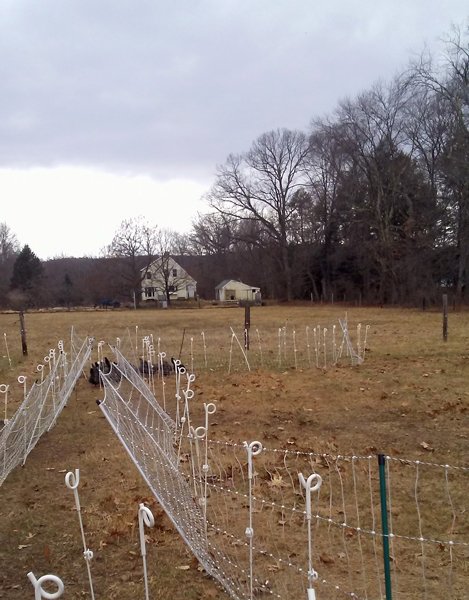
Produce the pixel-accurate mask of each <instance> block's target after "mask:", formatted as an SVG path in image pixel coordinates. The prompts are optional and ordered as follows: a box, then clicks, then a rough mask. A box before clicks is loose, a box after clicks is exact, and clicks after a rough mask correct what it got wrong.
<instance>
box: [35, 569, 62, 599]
mask: <svg viewBox="0 0 469 600" xmlns="http://www.w3.org/2000/svg"><path fill="white" fill-rule="evenodd" d="M27 577H28V579H29V581H30V582H31V583H32V584H33V587H34V600H41V598H46V599H47V600H55V598H60V596H61V595H62V594H63V591H64V584H63V582H62V580H61V579H60V578H59V577H57V575H51V574H48V575H43V576H42V577H39V579H36V577H35V575H34V573H33V572H32V571H30V572H29V573H28V575H27ZM45 581H50V582H52V583H55V584H56V586H57V591H56V592H47V591H46V590H45V589H43V587H42V584H43V583H44V582H45Z"/></svg>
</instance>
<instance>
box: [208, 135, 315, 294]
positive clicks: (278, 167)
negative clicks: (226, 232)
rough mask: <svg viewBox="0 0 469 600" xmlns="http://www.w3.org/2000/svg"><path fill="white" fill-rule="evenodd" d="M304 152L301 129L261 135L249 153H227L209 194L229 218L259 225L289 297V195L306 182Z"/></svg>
mask: <svg viewBox="0 0 469 600" xmlns="http://www.w3.org/2000/svg"><path fill="white" fill-rule="evenodd" d="M307 154H308V143H307V139H306V136H305V134H304V133H302V132H299V131H290V130H287V129H281V130H280V129H279V130H276V131H270V132H268V133H265V134H263V135H261V136H260V137H259V138H258V139H257V140H256V141H255V142H254V143H253V145H252V147H251V149H250V150H249V151H248V152H246V153H244V154H241V155H230V156H229V157H228V159H227V161H226V163H225V164H224V165H223V166H221V167H219V168H218V172H217V179H216V182H215V185H214V186H213V188H212V190H211V192H210V193H209V196H208V199H209V202H210V204H211V206H212V207H214V208H215V209H216V210H217V211H218V212H220V213H221V214H222V215H224V216H226V217H228V218H229V219H231V218H233V219H237V220H244V221H246V220H248V221H249V220H253V219H254V220H255V221H257V222H258V223H259V225H260V226H261V228H262V231H263V233H264V234H265V235H266V236H267V237H268V238H269V239H270V240H271V242H272V248H273V250H274V252H275V257H276V260H277V263H278V267H279V271H280V274H281V277H282V280H283V288H284V294H285V297H286V299H288V300H291V299H292V298H293V288H292V261H291V256H290V253H289V244H290V242H291V223H292V218H293V214H294V208H293V207H292V204H291V199H292V197H293V195H294V193H295V191H296V190H297V189H298V188H299V187H300V186H301V185H303V183H304V182H305V159H306V157H307Z"/></svg>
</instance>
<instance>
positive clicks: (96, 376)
mask: <svg viewBox="0 0 469 600" xmlns="http://www.w3.org/2000/svg"><path fill="white" fill-rule="evenodd" d="M115 366H116V363H111V361H110V360H109V359H108V357H107V356H105V357H104V360H102V361H100V362H99V363H98V362H95V363H94V364H93V365H91V368H90V376H89V378H88V381H89V382H90V383H92V384H93V385H99V383H100V377H101V373H104V374H105V375H109V374H110V376H111V379H112V380H113V381H115V382H117V383H118V382H119V381H120V380H121V378H122V374H121V372H120V371H119V369H117V368H114V367H115Z"/></svg>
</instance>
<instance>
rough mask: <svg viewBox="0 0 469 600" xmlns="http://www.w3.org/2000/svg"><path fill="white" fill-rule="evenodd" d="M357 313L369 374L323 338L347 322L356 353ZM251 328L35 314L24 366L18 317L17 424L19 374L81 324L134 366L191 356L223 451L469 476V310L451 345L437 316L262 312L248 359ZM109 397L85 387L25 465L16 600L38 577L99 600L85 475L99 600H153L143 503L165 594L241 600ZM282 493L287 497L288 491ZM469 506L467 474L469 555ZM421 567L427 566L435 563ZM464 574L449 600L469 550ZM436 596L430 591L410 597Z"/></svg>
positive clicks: (3, 499) (161, 318)
mask: <svg viewBox="0 0 469 600" xmlns="http://www.w3.org/2000/svg"><path fill="white" fill-rule="evenodd" d="M346 313H347V320H348V325H349V330H350V335H351V339H352V342H353V343H354V344H355V345H356V344H357V342H359V341H361V343H362V344H364V333H365V329H366V326H367V325H369V328H368V330H367V339H366V349H364V348H362V350H364V351H365V361H364V362H363V364H361V365H359V366H351V364H350V361H349V360H348V358H347V356H346V353H345V352H344V353H343V355H342V358H341V359H340V360H339V361H338V363H337V365H334V364H333V361H332V359H331V358H330V355H328V354H327V352H326V358H325V359H324V356H323V354H320V352H321V351H322V350H321V348H320V347H319V344H318V345H317V346H316V348H315V346H314V338H313V329H314V328H316V327H317V326H318V325H320V326H321V332H323V331H324V328H327V332H328V333H327V336H328V337H327V344H328V352H329V353H330V352H333V349H332V344H333V341H332V340H333V338H332V337H331V336H332V326H333V325H336V327H337V330H336V332H335V334H334V336H335V338H334V340H335V342H334V343H336V346H335V347H336V351H337V348H338V347H339V345H340V340H341V333H340V327H339V321H338V320H339V319H343V318H344V316H345V314H346ZM243 322H244V310H243V309H240V308H229V309H228V308H207V309H201V310H197V309H193V310H182V309H181V310H170V311H162V310H159V311H150V310H142V311H138V312H135V311H120V310H117V311H89V312H73V311H70V312H63V313H59V312H58V313H31V314H26V328H27V340H28V348H29V355H28V357H23V356H22V355H21V345H20V338H19V322H18V315H16V314H2V315H0V334H2V335H3V338H4V339H3V340H1V341H2V342H3V347H2V352H0V383H3V384H9V385H10V389H9V404H8V407H7V416H8V417H11V416H12V414H13V412H14V410H15V409H16V407H17V406H18V405H19V403H20V401H21V399H22V393H23V391H22V386H21V385H20V384H18V383H17V382H16V380H17V377H18V375H20V374H23V375H25V376H27V378H28V381H29V382H32V381H33V380H34V378H35V377H37V371H36V365H37V364H38V363H41V362H43V358H44V356H45V355H46V354H47V352H48V350H49V348H51V347H56V345H57V342H58V340H59V339H63V340H64V342H65V344H67V340H68V339H69V337H70V330H71V327H72V326H73V327H74V329H75V331H76V332H77V333H78V335H80V336H82V337H84V336H85V335H90V336H93V337H94V338H95V340H97V341H100V340H103V341H106V342H109V343H111V344H115V343H116V339H117V338H119V340H120V344H121V346H122V347H123V348H125V349H126V350H127V352H128V353H129V354H132V353H134V352H135V354H137V355H138V354H139V352H140V339H141V337H142V336H149V335H152V336H153V338H152V339H153V342H154V345H155V347H156V348H157V349H160V350H161V351H166V353H167V357H169V356H179V354H180V356H181V359H182V361H183V362H184V364H186V366H188V367H191V366H193V367H194V369H195V372H196V374H197V378H196V381H195V392H196V394H195V400H194V415H195V417H196V418H200V419H201V418H202V404H203V403H204V402H214V403H215V404H216V405H217V413H216V418H215V419H214V423H213V427H212V434H211V437H213V438H215V439H217V440H224V441H226V440H230V441H233V442H240V443H242V442H243V441H244V440H248V441H249V440H254V439H257V440H260V441H262V442H263V443H264V444H266V445H267V446H269V447H274V448H278V449H282V448H289V449H293V450H296V449H298V450H301V451H305V450H311V451H315V452H319V453H321V452H324V453H328V454H334V455H337V454H341V455H360V456H363V455H368V454H370V453H377V452H383V453H386V454H389V455H392V456H394V457H397V458H401V459H406V460H410V461H415V460H418V461H422V462H431V463H436V464H442V465H445V464H448V465H454V466H467V456H468V452H467V451H468V441H467V440H468V439H469V418H468V404H469V388H468V386H467V382H468V375H469V315H468V313H467V312H457V313H456V312H455V313H451V314H450V317H449V339H448V341H447V342H446V343H445V342H443V341H442V323H441V322H442V318H441V314H439V313H437V312H419V311H415V310H397V309H367V308H354V307H348V308H346V307H343V306H272V307H255V308H252V309H251V349H250V351H249V353H248V357H247V361H246V359H245V357H244V355H243V354H242V351H241V349H240V347H239V344H238V340H239V342H240V343H241V344H242V342H243ZM359 324H361V329H360V328H359V329H360V332H361V333H360V334H358V333H357V326H358V325H359ZM231 328H232V329H231ZM234 334H236V336H237V339H236V338H234V337H233V335H234ZM321 335H323V333H321ZM359 335H360V336H361V337H360V338H359V337H358V336H359ZM321 339H323V338H321ZM5 342H6V344H7V345H8V353H7V350H6V345H5ZM318 348H319V356H318V355H317V354H316V350H317V349H318ZM8 355H9V356H8ZM94 357H95V358H96V353H94ZM324 361H325V362H324ZM10 362H11V365H10ZM248 363H249V367H250V369H251V370H248ZM317 364H319V367H321V368H317V366H316V365H317ZM324 364H326V368H325V369H324V368H322V367H323V366H324ZM228 371H230V372H228ZM168 390H169V385H168ZM100 394H101V390H100V389H99V388H96V387H94V386H92V385H90V384H89V383H88V381H87V379H86V378H85V377H83V378H82V379H81V380H80V382H79V383H78V385H77V386H76V388H75V390H74V392H73V394H72V398H71V400H70V402H69V403H68V406H67V407H66V408H65V409H64V411H63V413H62V414H61V416H60V417H59V419H58V422H57V424H56V426H55V428H54V429H52V430H51V431H50V432H49V433H48V434H46V435H45V436H44V437H43V439H42V440H41V441H40V442H39V443H38V445H37V446H36V448H35V449H34V451H33V452H32V453H31V455H30V456H29V458H28V460H27V462H26V464H25V466H24V467H23V468H17V469H15V470H14V471H13V472H12V473H11V474H10V476H9V477H8V479H7V480H6V481H5V483H4V484H3V486H2V487H1V488H0V565H1V568H0V598H5V599H8V600H20V599H21V600H23V599H24V598H28V597H33V591H32V586H31V584H30V583H29V582H28V580H27V578H26V573H27V572H28V571H30V570H32V571H33V572H34V573H35V574H36V576H37V577H39V576H40V575H43V574H44V573H49V572H52V573H56V574H57V575H59V576H60V577H61V578H62V579H63V580H64V582H65V585H66V595H65V596H64V597H66V598H74V599H75V598H76V599H78V598H83V597H89V593H88V592H87V589H88V588H87V584H86V570H85V565H84V561H83V557H82V549H81V540H80V534H79V529H78V522H77V515H76V511H75V510H74V503H73V496H72V494H71V492H70V491H69V490H68V489H67V488H66V487H65V485H64V473H65V472H66V471H69V470H73V469H75V468H80V476H81V483H80V498H81V502H82V507H83V513H84V524H85V530H86V533H87V537H88V545H89V547H90V548H92V549H93V551H94V553H95V558H94V559H93V562H92V572H93V577H94V581H95V591H96V597H97V598H108V599H112V598H119V599H122V600H130V599H131V598H132V599H133V598H137V597H142V598H143V585H142V569H141V560H140V556H139V542H138V526H137V520H136V511H137V508H138V504H139V503H140V502H142V501H145V502H147V503H148V505H149V506H151V508H152V510H153V512H154V514H155V516H156V521H157V526H156V528H155V529H153V530H151V531H149V533H148V540H149V546H148V556H149V576H150V585H151V597H152V598H156V599H158V598H170V597H171V598H173V599H174V600H178V599H182V598H184V599H196V598H224V597H226V595H225V594H224V592H223V591H221V589H220V588H219V586H218V585H217V584H215V583H214V582H212V580H210V579H209V578H208V577H207V576H206V575H205V574H204V573H203V571H201V570H200V569H198V568H197V562H196V561H194V560H193V559H192V557H191V555H190V553H189V551H188V550H187V549H186V548H185V546H184V544H183V542H182V541H181V540H180V538H179V536H178V535H177V533H176V532H175V531H174V529H173V527H172V525H171V523H170V521H169V519H167V518H166V517H165V515H164V513H163V512H162V511H161V509H159V508H158V506H157V504H156V501H155V499H154V498H153V497H152V495H151V492H150V491H149V490H148V488H147V487H146V485H145V483H144V482H143V480H142V479H141V477H140V476H139V474H138V472H137V471H136V469H135V468H134V466H133V464H132V463H131V462H130V460H129V459H128V457H127V454H126V453H125V451H124V450H123V449H122V447H121V446H120V444H119V442H118V440H117V438H116V437H115V435H114V434H113V432H112V431H111V429H110V427H109V425H108V424H107V422H106V420H105V419H104V418H103V416H102V415H101V413H100V411H99V409H98V408H97V406H96V402H95V401H96V400H97V399H102V395H101V396H100ZM2 402H3V398H2V397H1V395H0V410H1V412H0V418H3V416H4V415H3V412H4V406H3V404H1V403H2ZM266 468H267V467H266ZM271 482H272V480H270V483H271ZM429 487H431V486H430V484H429ZM270 491H272V493H273V491H275V490H272V486H270ZM427 492H428V490H427ZM427 492H426V493H427ZM466 495H467V474H466V476H465V479H464V476H462V477H461V478H460V479H458V484H457V489H455V490H454V496H453V497H452V502H453V503H454V504H455V509H454V512H456V511H457V522H456V523H455V524H453V527H452V530H451V534H454V535H457V536H459V537H458V538H457V539H460V540H465V541H466V542H468V541H469V519H468V518H467V508H468V507H467V500H466V498H465V496H466ZM421 502H422V503H421V510H422V515H421V519H422V520H424V519H428V520H431V519H432V518H433V516H432V515H433V512H435V510H436V509H435V507H434V506H432V504H431V502H432V501H431V496H430V495H423V496H422V501H421ZM464 511H466V512H464ZM233 514H234V513H233ZM464 515H465V516H464ZM395 518H396V519H398V518H403V515H398V514H396V515H395ZM243 525H244V524H243ZM409 552H412V550H409ZM416 554H417V553H416ZM321 556H322V558H320V557H319V556H318V559H317V560H318V565H317V568H318V570H322V572H323V573H326V574H327V573H328V572H329V574H332V573H333V569H334V564H333V563H334V561H335V562H336V563H337V560H338V559H337V557H333V556H327V553H326V550H324V551H323V552H322V554H321ZM405 556H411V554H408V555H405ZM411 557H412V560H414V562H415V564H416V565H419V564H420V562H421V558H419V557H417V556H416V555H412V556H411ZM447 559H448V554H447V553H445V550H442V552H441V556H440V557H438V558H433V557H431V558H429V561H430V562H429V565H430V566H431V567H435V569H436V567H437V564H436V563H437V562H439V563H444V562H445V560H446V561H447ZM419 561H420V562H419ZM432 561H435V562H432ZM451 565H452V567H451V568H452V569H453V566H454V572H455V574H457V580H456V583H455V586H454V588H453V589H452V591H451V594H452V595H451V596H449V595H446V597H451V598H454V599H458V600H462V599H463V598H467V597H468V595H467V589H469V584H468V582H469V546H464V547H462V549H461V551H460V552H459V553H458V554H457V555H456V554H455V556H454V559H453V558H452V559H451ZM407 566H409V569H410V571H411V570H412V568H411V567H412V565H404V564H400V565H398V567H397V568H399V569H400V570H401V576H402V578H405V577H406V576H407ZM319 567H321V569H319ZM416 568H417V567H416ZM357 569H359V565H358V566H357ZM446 570H447V569H446ZM278 571H280V572H279V573H276V571H275V569H273V575H272V576H279V577H281V576H282V573H281V567H279V568H278ZM410 571H409V572H410ZM430 575H431V574H429V577H428V579H429V581H430V583H429V585H430V587H431V586H434V588H433V587H431V589H432V590H433V589H435V590H437V592H436V595H435V596H433V597H443V596H441V593H442V590H443V589H444V584H443V582H442V581H439V580H438V578H437V579H435V578H434V577H433V578H432V577H431V576H430ZM344 577H345V576H344ZM455 577H456V575H455ZM429 589H430V588H429ZM438 590H440V595H439V593H438ZM285 597H287V596H285ZM325 597H328V598H329V597H331V598H332V597H334V598H335V597H337V598H341V597H344V596H343V595H337V596H335V595H329V596H326V595H325V594H323V595H318V600H323V599H324V598H325ZM424 597H425V596H424V595H423V592H422V595H418V594H417V592H415V593H414V592H412V593H409V594H408V595H405V594H404V593H402V594H401V595H400V596H398V598H409V599H410V598H424Z"/></svg>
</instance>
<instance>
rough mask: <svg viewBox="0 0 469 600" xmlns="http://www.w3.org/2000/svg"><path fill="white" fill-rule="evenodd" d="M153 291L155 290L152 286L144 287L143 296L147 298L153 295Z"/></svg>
mask: <svg viewBox="0 0 469 600" xmlns="http://www.w3.org/2000/svg"><path fill="white" fill-rule="evenodd" d="M154 292H155V288H152V287H146V288H145V296H146V297H147V298H152V297H153V295H154Z"/></svg>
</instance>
